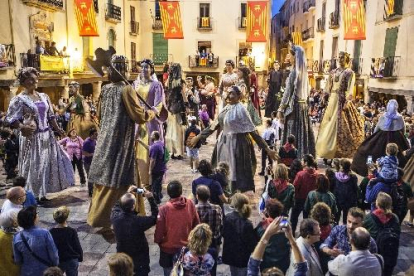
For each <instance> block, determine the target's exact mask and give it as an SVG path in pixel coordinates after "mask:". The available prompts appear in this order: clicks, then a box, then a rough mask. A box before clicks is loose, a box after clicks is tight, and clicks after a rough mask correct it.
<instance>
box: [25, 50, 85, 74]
mask: <svg viewBox="0 0 414 276" xmlns="http://www.w3.org/2000/svg"><path fill="white" fill-rule="evenodd" d="M20 63H21V67H34V68H36V69H37V70H39V71H40V72H54V73H66V72H68V71H69V56H66V57H60V56H47V55H39V54H27V53H21V54H20ZM80 67H82V66H81V65H79V64H77V65H76V64H74V65H73V69H74V70H76V71H82V70H81V69H80Z"/></svg>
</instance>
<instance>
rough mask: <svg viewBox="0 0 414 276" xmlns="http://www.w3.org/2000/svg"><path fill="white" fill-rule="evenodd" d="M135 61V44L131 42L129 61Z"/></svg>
mask: <svg viewBox="0 0 414 276" xmlns="http://www.w3.org/2000/svg"><path fill="white" fill-rule="evenodd" d="M136 59H137V44H136V43H135V42H131V60H136Z"/></svg>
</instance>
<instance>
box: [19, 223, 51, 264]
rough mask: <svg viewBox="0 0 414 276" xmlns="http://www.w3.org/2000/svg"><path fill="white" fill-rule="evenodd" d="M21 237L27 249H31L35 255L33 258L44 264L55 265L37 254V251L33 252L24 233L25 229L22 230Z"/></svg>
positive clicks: (30, 251)
mask: <svg viewBox="0 0 414 276" xmlns="http://www.w3.org/2000/svg"><path fill="white" fill-rule="evenodd" d="M20 237H22V241H23V243H24V245H25V246H26V248H27V250H29V253H30V254H31V255H32V256H33V258H35V259H36V260H38V261H39V262H41V263H42V264H44V265H45V266H47V267H52V266H54V265H53V264H51V263H50V262H48V261H46V260H45V259H43V258H41V257H39V256H38V255H36V253H34V252H33V250H32V249H31V248H30V246H29V243H28V242H27V239H26V237H25V236H24V235H23V231H21V232H20Z"/></svg>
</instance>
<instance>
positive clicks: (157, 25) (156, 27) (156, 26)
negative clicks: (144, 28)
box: [152, 18, 162, 31]
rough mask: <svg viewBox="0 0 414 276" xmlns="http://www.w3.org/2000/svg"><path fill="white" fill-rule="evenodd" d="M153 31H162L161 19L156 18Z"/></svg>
mask: <svg viewBox="0 0 414 276" xmlns="http://www.w3.org/2000/svg"><path fill="white" fill-rule="evenodd" d="M152 29H153V30H154V31H160V30H162V20H161V19H160V18H155V19H154V22H152Z"/></svg>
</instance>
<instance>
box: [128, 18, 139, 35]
mask: <svg viewBox="0 0 414 276" xmlns="http://www.w3.org/2000/svg"><path fill="white" fill-rule="evenodd" d="M129 25H130V29H129V34H130V35H137V34H138V32H139V23H138V22H137V21H131V22H129Z"/></svg>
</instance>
